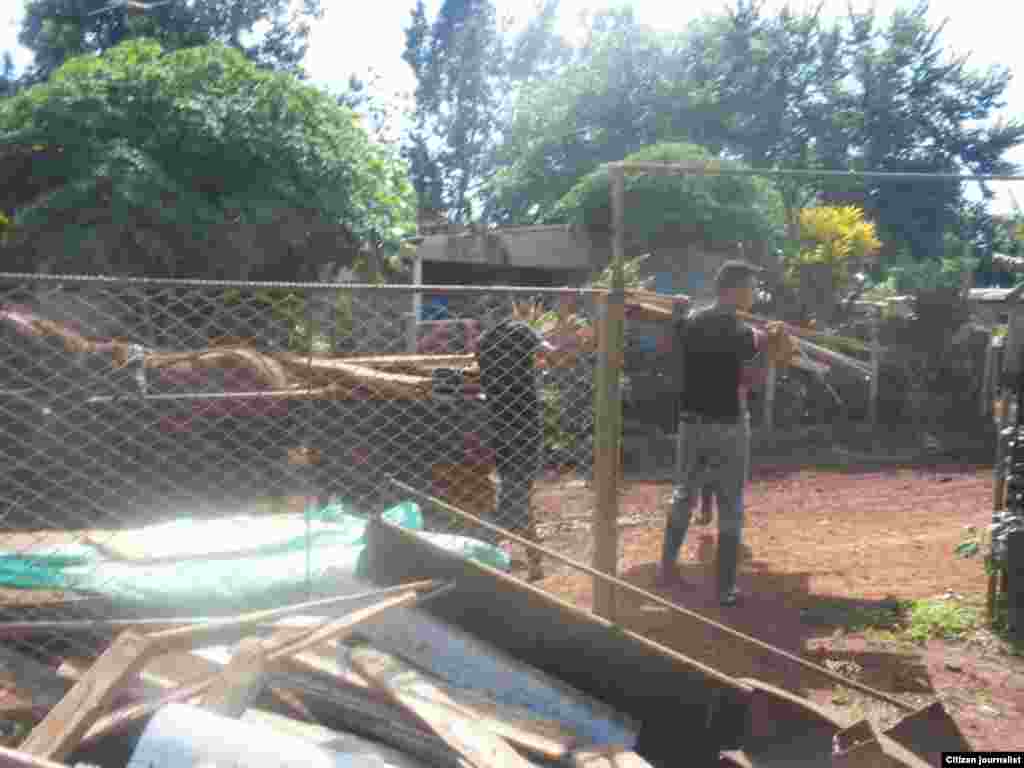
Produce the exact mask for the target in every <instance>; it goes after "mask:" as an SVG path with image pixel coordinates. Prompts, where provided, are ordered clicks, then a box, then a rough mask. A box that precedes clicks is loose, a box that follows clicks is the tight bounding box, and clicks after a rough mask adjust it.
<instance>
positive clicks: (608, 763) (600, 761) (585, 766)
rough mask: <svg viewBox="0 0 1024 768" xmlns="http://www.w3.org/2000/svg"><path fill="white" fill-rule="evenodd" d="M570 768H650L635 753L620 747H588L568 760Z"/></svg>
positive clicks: (649, 765) (648, 764)
mask: <svg viewBox="0 0 1024 768" xmlns="http://www.w3.org/2000/svg"><path fill="white" fill-rule="evenodd" d="M569 765H570V766H572V768H651V764H650V763H648V762H647V761H646V760H644V759H643V758H642V757H640V755H638V754H637V753H636V752H633V751H632V750H630V749H626V748H625V747H622V746H617V745H611V746H607V747H588V748H587V749H581V750H579V751H577V752H574V753H573V754H572V756H571V757H570V758H569Z"/></svg>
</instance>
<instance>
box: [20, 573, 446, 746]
mask: <svg viewBox="0 0 1024 768" xmlns="http://www.w3.org/2000/svg"><path fill="white" fill-rule="evenodd" d="M433 594H437V592H435V593H433ZM421 599H422V598H421V597H420V596H419V595H417V594H415V593H411V592H408V591H407V592H406V594H402V595H398V596H397V597H392V598H389V599H387V600H382V601H381V602H379V603H376V604H375V605H371V606H368V607H366V608H362V609H360V610H358V611H354V612H352V613H351V614H348V615H347V616H343V617H341V618H340V619H335V620H333V621H326V622H324V623H323V624H320V625H319V626H317V627H315V628H314V629H313V630H312V631H311V632H309V634H308V635H307V636H306V637H305V638H304V639H301V640H298V641H294V640H293V639H292V638H291V636H290V635H289V636H288V637H287V638H284V639H281V640H278V641H276V642H274V643H268V644H267V645H266V646H265V647H264V652H265V654H266V658H267V660H268V661H273V660H276V659H280V658H285V657H287V656H289V655H290V654H291V653H296V652H298V651H301V650H303V649H304V648H305V647H308V646H309V645H310V644H312V645H317V644H319V643H321V642H324V641H325V640H330V639H333V638H337V637H340V636H342V635H344V634H346V633H347V632H351V630H352V629H353V628H354V627H356V626H358V625H359V624H360V623H361V622H363V621H367V620H369V619H371V618H373V617H374V616H377V615H378V614H380V613H383V612H384V611H387V610H389V609H391V608H397V607H399V606H402V605H412V604H415V603H416V602H417V601H419V600H421ZM252 615H253V614H250V616H252ZM161 636H162V639H163V642H161V643H160V644H157V643H153V642H152V638H156V637H161ZM200 636H201V633H200ZM121 637H137V636H132V635H130V633H125V634H124V635H122V636H121ZM168 637H184V638H185V639H187V640H188V641H189V642H193V641H195V640H196V633H194V632H190V633H186V634H185V635H184V636H182V635H181V634H180V630H172V631H171V632H166V633H161V634H160V635H152V636H150V638H149V640H150V645H149V646H148V649H147V650H148V651H149V653H148V654H146V655H145V656H142V657H141V659H135V660H134V661H133V662H132V663H130V664H129V663H127V662H126V663H125V664H124V666H125V668H126V669H128V670H129V671H128V672H127V673H125V674H124V675H122V676H121V677H120V678H116V679H115V682H114V684H115V685H116V684H117V682H120V680H123V679H124V677H126V676H127V675H129V674H133V673H136V672H139V671H141V669H142V668H143V667H144V665H145V663H146V662H147V661H149V660H150V659H151V658H152V656H153V655H155V654H154V653H153V652H154V650H156V652H159V653H163V652H166V651H167V650H170V649H174V644H173V643H169V642H168ZM120 639H121V638H118V640H120ZM117 645H118V643H117V642H115V644H114V646H112V647H111V648H114V647H116V646H117ZM109 653H110V650H108V651H107V654H109ZM107 654H104V655H103V656H101V657H100V659H99V660H98V661H97V662H96V664H95V665H93V667H92V668H91V669H90V670H89V671H88V672H87V673H86V674H85V676H84V677H83V678H82V680H80V681H79V682H78V683H77V684H76V686H75V688H73V689H72V691H71V693H70V694H68V696H67V697H65V699H64V701H62V702H61V704H60V705H59V706H58V707H57V709H60V708H62V707H64V705H65V703H66V702H68V701H69V700H70V701H71V702H72V703H74V704H77V702H78V701H79V700H81V699H82V696H79V697H77V698H76V697H74V696H73V695H72V694H74V693H75V690H76V689H77V688H79V687H80V686H84V687H85V689H86V690H87V691H89V690H90V689H91V687H92V686H93V681H100V680H105V678H101V677H100V676H99V675H100V673H102V672H104V671H105V669H106V667H111V668H113V662H111V661H107V662H106V666H102V665H103V664H104V659H105V657H106V656H107ZM122 655H123V654H122ZM97 668H99V670H100V672H96V671H95V670H97ZM112 679H113V678H112ZM217 679H218V678H217V676H216V675H214V676H212V677H208V678H205V679H204V680H201V681H199V682H197V683H194V684H190V685H186V686H183V687H181V688H178V689H176V690H174V691H171V692H170V693H168V694H167V695H166V696H163V697H161V698H159V699H156V700H153V701H148V702H145V703H143V704H139V705H136V706H132V707H126V708H123V709H121V710H118V711H116V712H113V713H112V714H111V715H109V716H108V717H105V718H103V720H101V721H99V722H97V721H98V720H99V714H100V711H101V710H102V709H103V706H102V705H106V704H108V703H109V695H108V696H107V697H106V698H97V701H98V702H100V703H101V705H93V706H91V707H90V708H89V710H88V714H87V715H82V714H79V715H78V718H77V719H76V721H75V723H76V726H75V728H74V729H73V730H72V729H64V730H58V729H57V728H56V725H53V726H51V728H52V729H53V733H54V734H55V735H52V736H51V735H49V732H48V733H47V734H46V738H44V735H42V734H41V735H40V737H39V739H37V740H36V742H35V744H36V745H37V746H36V748H37V749H39V750H43V749H47V750H48V752H53V753H54V754H58V753H59V752H60V751H61V750H63V749H67V748H68V744H71V747H73V746H74V745H75V744H77V743H78V741H79V740H80V739H81V738H82V737H84V736H86V734H88V735H89V738H90V739H97V738H100V737H101V736H103V735H104V734H106V733H111V732H118V731H121V730H123V729H125V728H127V727H129V726H131V725H132V724H134V723H137V722H139V721H140V720H143V719H145V718H146V717H149V716H150V715H151V714H153V713H154V712H155V711H156V710H158V709H159V708H160V707H162V706H164V705H166V704H168V703H170V702H173V701H179V702H180V701H187V700H188V699H191V698H194V697H196V696H201V695H203V694H205V693H206V691H208V690H209V689H210V687H211V686H212V685H213V684H214V682H215V681H216V680H217ZM104 685H105V686H108V687H109V684H108V683H104ZM89 701H90V702H91V699H90V700H89ZM57 709H55V710H54V711H55V712H56V711H57ZM52 715H53V713H51V717H52ZM48 719H49V718H48ZM81 722H85V725H84V726H81V725H78V723H81ZM44 723H45V721H44ZM91 725H94V727H93V728H89V726H91ZM33 733H34V732H33ZM57 735H59V736H60V738H59V739H58V737H57ZM30 738H31V737H30ZM40 753H41V752H33V754H40Z"/></svg>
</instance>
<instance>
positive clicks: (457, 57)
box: [402, 0, 504, 222]
mask: <svg viewBox="0 0 1024 768" xmlns="http://www.w3.org/2000/svg"><path fill="white" fill-rule="evenodd" d="M402 58H403V59H404V61H405V62H406V63H408V64H409V66H410V67H412V70H413V73H414V74H415V76H416V92H415V97H416V113H415V128H414V130H413V132H412V136H411V139H410V147H409V150H408V158H409V161H410V170H411V173H412V178H413V184H414V186H415V188H416V191H417V194H418V195H419V199H420V203H421V204H422V205H424V206H426V207H429V208H434V209H439V210H444V211H447V212H448V213H449V215H450V216H451V217H452V218H453V219H454V220H455V221H460V222H464V221H468V220H471V219H472V218H473V216H472V211H471V210H470V196H471V193H472V192H473V191H474V185H475V184H476V182H478V181H479V179H480V178H482V176H483V173H484V170H485V167H486V163H487V161H488V158H489V155H490V152H491V146H492V143H493V141H494V137H495V131H496V130H497V128H498V113H499V104H500V95H499V88H500V84H501V78H502V75H503V70H504V48H503V45H502V40H501V35H500V34H499V29H498V20H497V12H496V10H495V7H494V4H493V2H491V0H444V2H443V3H442V5H441V9H440V11H439V12H438V16H437V19H436V20H435V21H434V22H433V24H430V23H428V21H427V18H426V9H425V7H424V4H423V0H418V2H417V4H416V7H415V8H414V9H413V13H412V23H411V25H410V27H409V29H408V30H407V31H406V49H405V53H404V54H403V56H402Z"/></svg>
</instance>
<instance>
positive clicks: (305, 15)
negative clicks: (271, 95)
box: [18, 0, 322, 82]
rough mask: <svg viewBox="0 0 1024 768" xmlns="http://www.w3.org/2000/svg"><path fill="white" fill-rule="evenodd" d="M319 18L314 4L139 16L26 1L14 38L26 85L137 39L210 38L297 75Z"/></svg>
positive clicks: (225, 4) (78, 3)
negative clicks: (27, 56) (27, 64)
mask: <svg viewBox="0 0 1024 768" xmlns="http://www.w3.org/2000/svg"><path fill="white" fill-rule="evenodd" d="M321 15H322V11H321V9H320V0H301V4H299V3H292V2H290V0H204V1H203V2H190V0H170V2H168V3H154V4H153V7H152V8H149V9H147V10H145V11H142V12H139V11H137V10H135V9H133V8H132V7H131V6H130V5H128V4H119V3H117V2H116V0H115V1H114V2H111V0H26V3H25V17H24V19H23V21H22V26H21V31H20V33H19V35H18V41H19V42H20V43H21V44H22V45H24V46H25V47H26V48H28V49H30V50H31V51H32V52H33V53H34V54H35V61H34V64H33V68H32V71H31V73H30V77H31V80H32V82H41V81H43V80H45V79H46V78H47V77H48V76H49V75H50V73H51V72H53V71H54V70H55V69H57V68H58V67H59V66H60V65H61V64H62V63H63V62H64V61H65V60H67V59H69V58H72V57H74V56H80V55H84V54H90V53H93V54H96V53H103V52H104V51H107V50H109V49H111V48H113V47H115V46H117V45H119V44H120V43H122V42H124V41H125V40H129V39H133V38H139V37H149V38H153V39H155V40H158V41H159V42H160V44H161V45H162V46H163V47H164V49H166V50H174V49H177V48H188V47H192V46H196V45H203V44H205V43H209V42H214V41H218V42H221V43H224V44H225V45H228V46H230V47H232V48H235V49H236V50H238V51H241V52H242V53H244V54H245V55H246V56H247V57H248V58H250V59H252V60H253V61H255V62H257V63H258V64H259V65H260V66H263V67H268V68H273V69H279V70H285V71H289V72H294V73H297V74H301V62H302V59H303V58H304V57H305V55H306V47H307V41H308V38H309V24H310V21H312V20H314V19H317V18H319V17H320V16H321ZM259 28H262V30H261V31H260V32H259V33H257V29H259Z"/></svg>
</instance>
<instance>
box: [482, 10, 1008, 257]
mask: <svg viewBox="0 0 1024 768" xmlns="http://www.w3.org/2000/svg"><path fill="white" fill-rule="evenodd" d="M1008 82H1009V73H1008V72H1007V71H1006V70H1003V69H993V70H991V71H985V72H979V71H977V70H975V69H972V68H971V67H970V66H969V65H968V63H967V60H966V57H963V56H955V55H953V54H952V53H951V52H950V51H949V50H948V49H947V48H946V47H945V45H944V42H943V40H942V27H941V25H939V26H936V25H934V24H932V23H931V22H930V21H929V20H928V6H927V5H926V4H925V3H919V4H918V5H916V6H914V7H912V8H909V9H904V10H900V11H897V12H896V13H894V14H893V15H892V16H891V17H890V18H888V19H882V18H881V17H877V16H876V15H875V13H874V11H869V12H866V13H863V14H850V15H848V16H846V17H841V18H838V19H834V20H826V19H825V18H824V17H823V16H822V15H821V14H820V13H819V12H818V11H817V10H811V11H808V12H795V11H791V10H789V9H783V10H781V11H779V12H778V13H768V12H766V11H764V10H763V9H762V7H761V5H759V4H758V3H756V2H750V0H739V2H737V4H736V5H735V6H734V7H732V8H731V9H728V10H727V11H725V12H722V13H719V14H714V15H709V16H706V17H704V18H702V19H700V20H698V21H696V22H695V23H693V24H692V25H690V26H689V27H688V28H687V29H686V30H685V31H684V33H683V34H681V35H676V36H673V35H662V34H656V33H654V32H652V31H650V30H647V29H644V28H643V27H642V26H640V25H638V24H637V23H636V22H635V21H634V20H633V18H632V17H631V15H630V14H629V13H628V12H618V13H610V14H604V15H602V16H599V17H597V18H596V19H595V20H594V24H593V29H592V34H591V39H590V40H589V41H588V43H587V44H585V45H584V46H583V47H582V48H581V49H580V50H579V51H577V53H576V56H575V57H574V59H573V61H572V63H571V64H570V65H569V66H567V67H565V68H564V71H563V72H562V74H561V75H560V76H558V77H553V76H551V77H548V78H546V79H545V80H543V81H539V82H536V83H534V84H532V85H531V86H530V87H528V88H526V89H524V90H523V92H522V93H521V94H520V95H519V96H518V98H517V99H516V104H515V110H514V119H513V120H512V123H511V125H510V128H509V130H508V131H507V132H506V135H505V136H504V137H503V139H502V142H501V144H500V146H499V149H498V153H497V157H498V158H499V160H500V167H499V169H498V170H497V172H496V173H495V174H494V175H493V179H492V181H491V183H490V185H489V187H488V193H489V196H490V200H491V205H492V207H493V208H494V210H495V211H496V218H497V219H498V220H499V221H503V222H506V223H511V222H517V223H530V222H534V221H538V220H541V219H543V218H544V217H545V216H546V215H547V214H548V213H549V212H550V211H551V210H552V207H553V205H554V204H555V202H557V201H558V200H559V199H560V198H561V197H562V196H563V195H564V194H565V193H566V191H567V190H568V188H569V187H570V186H571V185H572V184H574V183H575V182H576V180H577V179H579V178H580V177H581V176H583V175H585V174H587V173H590V172H591V171H593V170H594V169H595V168H597V167H598V166H600V165H601V164H602V163H604V162H608V161H613V160H620V159H622V157H624V156H626V155H628V154H630V153H631V152H635V151H637V150H638V149H639V148H640V147H643V146H648V145H651V144H655V143H658V142H675V141H686V142H691V143H695V144H699V145H701V146H703V147H705V148H706V149H708V150H709V151H710V152H711V153H712V154H714V155H716V156H721V157H726V158H738V159H740V160H742V161H743V162H745V163H746V164H748V165H750V166H752V167H776V168H779V167H781V168H823V169H826V168H827V169H850V170H881V171H925V172H940V171H944V172H973V173H1000V172H1006V171H1009V170H1011V165H1010V164H1009V163H1007V162H1006V161H1005V160H1004V159H1003V158H1004V157H1005V155H1006V152H1007V151H1008V150H1010V149H1012V148H1013V147H1015V146H1017V145H1019V144H1021V143H1022V141H1024V125H1022V124H1020V123H1018V122H1002V123H1000V122H994V121H993V119H992V118H993V117H994V116H995V115H996V114H997V112H998V110H999V109H1001V108H1002V107H1003V106H1004V104H1003V101H1002V100H1003V95H1004V93H1005V91H1006V87H1007V84H1008ZM961 186H962V185H960V184H959V183H957V182H947V183H942V182H935V181H928V182H920V181H914V182H892V181H884V182H881V181H871V182H861V181H858V180H855V179H853V180H836V179H824V178H823V179H819V180H811V181H807V182H804V181H801V182H799V183H797V182H792V181H777V182H776V187H777V188H778V189H779V191H780V193H781V194H782V198H783V202H784V207H785V211H786V224H787V233H788V235H789V240H790V241H791V244H792V245H793V246H794V247H795V246H796V244H797V243H798V241H799V214H800V211H801V210H802V209H803V208H804V207H806V206H808V205H815V204H818V205H834V206H846V205H855V206H857V207H859V208H861V209H863V210H864V212H865V214H866V216H867V217H868V218H869V219H870V220H872V221H874V222H876V223H877V226H878V235H879V238H880V239H881V240H882V241H883V242H884V243H885V247H884V249H883V251H882V254H881V258H882V260H883V262H884V261H885V260H886V259H889V258H893V257H894V256H895V254H896V253H898V252H900V251H901V250H907V251H908V252H909V253H911V254H912V255H913V257H914V258H915V259H929V258H930V259H940V258H941V257H942V254H943V248H944V246H943V238H944V237H945V235H946V234H947V233H950V232H952V233H953V234H955V235H956V236H957V237H960V238H962V239H964V240H965V241H968V242H970V243H971V244H972V245H973V246H974V247H976V248H986V247H989V246H991V244H992V241H993V237H994V236H995V230H994V228H993V227H992V226H991V223H990V221H989V220H988V216H987V209H986V205H985V203H984V202H982V204H980V205H979V204H976V203H972V202H970V201H968V200H966V199H965V197H964V195H963V190H962V189H961Z"/></svg>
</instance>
